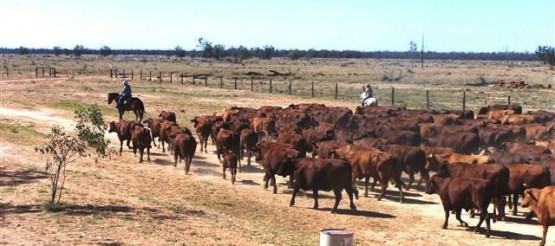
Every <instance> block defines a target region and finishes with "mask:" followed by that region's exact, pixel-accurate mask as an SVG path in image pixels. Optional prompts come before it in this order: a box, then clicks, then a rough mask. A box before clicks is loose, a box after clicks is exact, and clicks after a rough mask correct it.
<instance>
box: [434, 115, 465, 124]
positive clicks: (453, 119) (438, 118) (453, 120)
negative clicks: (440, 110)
mask: <svg viewBox="0 0 555 246" xmlns="http://www.w3.org/2000/svg"><path fill="white" fill-rule="evenodd" d="M433 117H434V123H436V124H440V125H460V118H461V117H460V115H457V114H434V115H433Z"/></svg>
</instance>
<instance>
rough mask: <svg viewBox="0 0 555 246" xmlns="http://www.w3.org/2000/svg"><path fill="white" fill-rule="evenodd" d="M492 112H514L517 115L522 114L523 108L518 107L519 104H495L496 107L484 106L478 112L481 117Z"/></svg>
mask: <svg viewBox="0 0 555 246" xmlns="http://www.w3.org/2000/svg"><path fill="white" fill-rule="evenodd" d="M492 110H513V111H514V113H515V114H522V106H520V105H518V104H510V105H507V104H495V105H488V106H484V107H481V108H480V109H479V110H478V114H479V115H484V114H487V113H488V112H490V111H492Z"/></svg>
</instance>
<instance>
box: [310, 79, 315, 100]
mask: <svg viewBox="0 0 555 246" xmlns="http://www.w3.org/2000/svg"><path fill="white" fill-rule="evenodd" d="M310 91H311V94H312V97H313V98H314V81H312V86H311V87H310Z"/></svg>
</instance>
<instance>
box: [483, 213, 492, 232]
mask: <svg viewBox="0 0 555 246" xmlns="http://www.w3.org/2000/svg"><path fill="white" fill-rule="evenodd" d="M485 210H486V212H485V213H484V214H485V215H484V216H485V217H486V237H488V238H489V236H490V234H491V227H490V223H489V214H488V212H487V209H485Z"/></svg>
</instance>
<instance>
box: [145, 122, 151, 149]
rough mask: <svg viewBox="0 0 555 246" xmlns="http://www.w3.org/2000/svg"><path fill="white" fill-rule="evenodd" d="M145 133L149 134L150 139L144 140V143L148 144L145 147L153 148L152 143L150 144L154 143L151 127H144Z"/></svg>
mask: <svg viewBox="0 0 555 246" xmlns="http://www.w3.org/2000/svg"><path fill="white" fill-rule="evenodd" d="M143 134H144V136H148V137H147V138H148V139H146V140H148V141H145V142H144V144H146V146H145V147H147V148H151V147H152V145H150V144H151V143H152V135H151V133H150V129H149V128H147V127H145V128H143Z"/></svg>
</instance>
